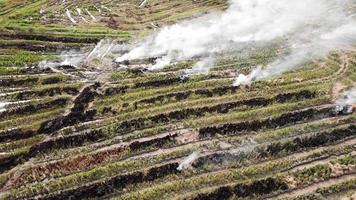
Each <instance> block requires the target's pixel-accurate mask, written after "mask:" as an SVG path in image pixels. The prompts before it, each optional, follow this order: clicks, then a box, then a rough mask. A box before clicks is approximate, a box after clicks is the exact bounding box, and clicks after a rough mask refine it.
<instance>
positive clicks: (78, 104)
mask: <svg viewBox="0 0 356 200" xmlns="http://www.w3.org/2000/svg"><path fill="white" fill-rule="evenodd" d="M99 87H100V84H98V83H96V84H94V85H90V86H88V87H86V88H84V89H83V90H82V92H81V93H80V94H79V95H78V96H77V98H76V99H75V100H74V105H73V107H72V108H71V110H70V112H69V114H67V115H65V116H59V117H57V118H55V119H53V120H48V121H46V122H43V123H42V124H41V127H40V128H39V130H38V132H39V133H45V134H50V133H53V132H55V131H57V130H60V129H62V128H64V127H67V126H72V125H74V124H77V123H79V122H85V121H90V120H93V118H94V116H95V114H96V110H89V111H86V109H87V107H88V106H89V103H90V102H91V101H93V100H94V98H95V96H96V95H97V92H96V89H97V88H99Z"/></svg>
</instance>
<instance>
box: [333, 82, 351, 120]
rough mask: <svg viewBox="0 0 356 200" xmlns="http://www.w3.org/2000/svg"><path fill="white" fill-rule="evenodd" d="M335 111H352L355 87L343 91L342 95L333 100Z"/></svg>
mask: <svg viewBox="0 0 356 200" xmlns="http://www.w3.org/2000/svg"><path fill="white" fill-rule="evenodd" d="M335 104H336V107H335V110H334V111H335V112H336V113H340V112H344V113H346V114H349V113H352V109H353V106H354V105H355V104H356V88H352V89H350V90H348V91H345V92H344V94H343V95H342V97H340V98H339V99H337V100H336V102H335Z"/></svg>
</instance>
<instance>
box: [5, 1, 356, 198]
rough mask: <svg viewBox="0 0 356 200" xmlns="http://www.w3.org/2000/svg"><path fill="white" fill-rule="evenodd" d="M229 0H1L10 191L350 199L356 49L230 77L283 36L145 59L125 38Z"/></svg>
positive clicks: (258, 61) (275, 50)
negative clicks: (203, 66)
mask: <svg viewBox="0 0 356 200" xmlns="http://www.w3.org/2000/svg"><path fill="white" fill-rule="evenodd" d="M227 6H228V2H227V1H225V0H206V1H203V0H163V1H159V0H148V1H146V2H144V3H143V2H141V1H139V0H126V1H125V0H106V1H96V0H83V1H75V0H49V1H44V0H39V1H30V0H11V1H10V0H0V40H1V42H0V173H1V175H0V188H1V189H0V198H1V199H125V200H128V199H132V200H136V199H147V200H151V199H196V200H200V199H335V198H345V199H350V198H351V196H352V195H353V197H355V194H354V191H355V190H356V157H355V156H356V154H355V150H356V115H355V109H354V108H353V107H352V106H353V105H345V106H342V107H340V106H339V107H337V106H336V104H335V102H336V101H337V100H338V99H342V98H344V97H343V96H344V92H345V91H348V90H350V89H351V88H352V87H355V86H356V85H355V81H356V51H354V50H353V49H349V50H347V51H346V50H345V51H335V52H332V53H330V54H329V55H328V56H327V57H325V58H322V59H318V60H314V61H313V62H308V63H306V64H304V65H303V66H301V67H299V68H298V69H295V70H291V71H289V72H287V73H284V74H283V75H281V76H278V77H276V78H273V79H271V80H262V81H256V82H253V83H252V84H251V85H249V86H233V82H234V79H235V77H236V76H237V75H238V74H240V73H244V74H245V73H248V72H250V71H251V70H252V69H253V68H254V67H255V66H258V65H264V64H266V63H269V62H271V61H272V60H274V59H275V58H276V57H278V55H279V54H280V53H281V52H280V50H281V48H282V47H281V46H282V45H281V44H279V43H278V42H276V43H275V44H271V45H269V46H268V47H261V48H256V49H254V50H253V51H251V52H250V53H249V54H247V55H240V54H238V53H236V54H227V55H220V56H219V58H218V60H217V62H216V63H215V65H214V67H213V68H212V69H211V70H210V71H209V72H205V73H198V74H194V75H191V76H182V71H185V70H188V71H189V69H191V67H192V66H193V65H194V64H195V63H196V62H197V60H195V59H191V60H186V61H181V62H178V63H176V64H171V65H169V66H166V67H164V68H163V69H160V70H156V71H147V70H146V69H145V66H146V65H149V64H150V63H152V62H155V58H150V59H143V60H135V61H130V62H127V63H126V65H127V66H126V67H120V66H121V65H120V64H118V63H115V62H113V60H114V59H115V58H116V57H117V55H118V54H119V53H120V52H122V51H126V50H125V49H120V48H118V46H120V44H122V43H126V42H131V41H134V40H135V39H137V38H142V37H143V36H146V35H149V34H150V33H153V32H155V31H157V30H159V29H160V28H161V27H163V26H164V25H167V24H173V23H175V22H177V21H181V20H186V19H193V18H195V17H197V16H200V15H202V14H206V13H209V12H220V11H222V10H224V9H226V8H227Z"/></svg>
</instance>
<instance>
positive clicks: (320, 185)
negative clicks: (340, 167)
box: [267, 172, 356, 200]
mask: <svg viewBox="0 0 356 200" xmlns="http://www.w3.org/2000/svg"><path fill="white" fill-rule="evenodd" d="M354 179H356V172H353V173H352V174H348V175H343V176H340V177H336V178H332V179H329V180H326V181H323V182H319V183H315V184H312V185H310V186H307V187H305V188H301V189H296V190H293V191H291V192H287V193H283V194H281V195H279V196H275V197H272V198H267V199H270V200H275V199H286V198H290V197H296V196H301V195H304V194H308V193H313V192H315V191H316V190H317V189H319V188H324V187H330V186H332V185H335V184H339V183H342V182H346V181H350V180H354Z"/></svg>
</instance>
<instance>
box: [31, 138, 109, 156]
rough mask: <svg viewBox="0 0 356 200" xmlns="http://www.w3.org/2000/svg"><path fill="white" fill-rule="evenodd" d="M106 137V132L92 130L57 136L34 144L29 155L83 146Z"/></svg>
mask: <svg viewBox="0 0 356 200" xmlns="http://www.w3.org/2000/svg"><path fill="white" fill-rule="evenodd" d="M104 137H105V134H103V133H102V132H101V131H90V132H88V133H84V134H76V135H69V136H63V137H56V138H53V139H50V140H46V141H43V142H41V143H38V144H35V145H34V146H32V147H31V149H30V151H29V153H28V155H27V157H29V158H31V157H33V156H35V155H37V154H39V153H44V152H47V151H49V150H51V149H60V148H70V147H77V146H82V145H83V144H85V143H87V142H96V141H98V140H100V139H102V138H104Z"/></svg>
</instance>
